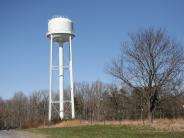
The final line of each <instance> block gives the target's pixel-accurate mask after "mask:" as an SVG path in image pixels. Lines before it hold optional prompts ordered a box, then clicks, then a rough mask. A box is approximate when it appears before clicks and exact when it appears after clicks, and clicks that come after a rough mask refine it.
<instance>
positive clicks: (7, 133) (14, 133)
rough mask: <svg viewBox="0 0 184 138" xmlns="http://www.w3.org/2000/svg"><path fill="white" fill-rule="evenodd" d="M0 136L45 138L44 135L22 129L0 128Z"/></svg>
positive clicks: (3, 137) (8, 137)
mask: <svg viewBox="0 0 184 138" xmlns="http://www.w3.org/2000/svg"><path fill="white" fill-rule="evenodd" d="M0 138H46V137H45V136H43V135H36V134H33V133H29V132H24V131H15V130H9V131H7V130H0Z"/></svg>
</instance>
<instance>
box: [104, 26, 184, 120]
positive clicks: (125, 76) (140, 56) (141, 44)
mask: <svg viewBox="0 0 184 138" xmlns="http://www.w3.org/2000/svg"><path fill="white" fill-rule="evenodd" d="M183 63H184V56H183V50H182V49H181V47H180V45H179V44H178V43H176V42H175V41H173V40H171V38H170V37H169V36H168V35H167V34H166V33H165V31H163V30H162V29H158V30H155V29H153V28H149V29H146V30H144V31H140V32H138V33H135V34H132V35H130V42H127V43H124V44H123V45H122V50H121V55H120V57H119V58H118V59H117V60H114V61H112V62H111V64H110V65H109V66H107V72H108V73H109V74H110V75H112V76H114V77H115V78H118V79H119V80H121V81H122V82H123V83H125V84H126V85H128V86H130V87H132V88H134V89H136V90H137V91H138V92H139V93H140V95H143V98H145V100H146V104H147V110H148V119H149V121H150V122H152V120H153V113H154V110H155V106H156V103H157V102H158V101H159V96H160V94H161V93H162V92H164V90H165V89H167V92H172V90H171V88H170V86H171V85H174V84H175V83H176V82H177V81H179V80H181V72H182V69H183Z"/></svg>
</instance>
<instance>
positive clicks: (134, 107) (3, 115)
mask: <svg viewBox="0 0 184 138" xmlns="http://www.w3.org/2000/svg"><path fill="white" fill-rule="evenodd" d="M74 86H75V113H76V119H81V120H88V121H90V122H91V123H92V122H93V121H106V120H116V121H123V120H125V119H135V120H137V119H139V120H144V119H146V118H147V112H148V111H147V104H146V101H145V100H144V99H143V97H141V95H139V93H138V92H137V91H136V90H132V89H131V88H126V87H122V88H121V87H119V86H117V85H115V84H104V83H103V82H100V81H95V82H92V83H87V82H82V83H76V84H75V85H74ZM179 93H180V94H178V93H177V94H176V93H172V94H165V95H162V98H161V99H160V102H159V103H157V106H156V109H155V113H154V114H153V117H154V118H181V117H183V116H184V108H183V105H184V94H183V91H180V92H179ZM65 94H66V95H68V94H69V92H68V90H67V89H66V90H65ZM66 97H67V96H66ZM54 98H55V99H59V96H58V93H57V92H55V96H54ZM48 100H49V99H48V91H47V90H42V91H34V92H33V93H32V94H31V95H30V96H26V95H24V93H23V92H16V93H15V95H14V96H13V98H11V99H9V100H3V99H2V98H0V128H1V129H3V128H27V127H37V126H40V125H42V126H45V125H48V123H49V122H48ZM64 107H65V109H66V108H68V110H65V119H70V117H71V115H70V112H69V110H70V106H69V105H66V104H65V106H64ZM58 109H59V106H58V105H56V106H55V107H54V112H52V116H53V118H52V122H57V121H60V119H59V116H58V113H57V110H58Z"/></svg>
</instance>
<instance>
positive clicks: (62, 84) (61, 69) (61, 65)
mask: <svg viewBox="0 0 184 138" xmlns="http://www.w3.org/2000/svg"><path fill="white" fill-rule="evenodd" d="M63 80H64V79H63V44H61V45H60V46H59V108H60V112H59V113H60V114H59V115H60V118H61V119H63V118H64V108H63V107H64V106H63V86H64V83H63Z"/></svg>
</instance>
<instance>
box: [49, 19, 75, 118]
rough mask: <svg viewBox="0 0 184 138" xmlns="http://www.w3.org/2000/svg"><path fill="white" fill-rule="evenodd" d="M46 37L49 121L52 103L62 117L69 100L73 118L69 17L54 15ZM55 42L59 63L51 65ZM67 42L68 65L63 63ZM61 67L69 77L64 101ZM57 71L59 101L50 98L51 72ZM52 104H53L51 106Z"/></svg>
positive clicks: (71, 25) (70, 25)
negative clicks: (57, 105)
mask: <svg viewBox="0 0 184 138" xmlns="http://www.w3.org/2000/svg"><path fill="white" fill-rule="evenodd" d="M47 37H48V38H49V39H50V80H49V121H51V112H52V107H53V106H54V105H53V104H59V112H58V113H59V116H60V118H61V119H63V118H64V103H66V102H69V103H70V105H71V117H72V118H75V111H74V92H73V69H72V38H73V37H74V33H73V23H72V21H71V20H70V19H68V18H64V17H55V18H52V19H50V20H49V22H48V33H47ZM54 42H55V43H57V44H58V47H59V65H58V66H53V61H52V56H53V43H54ZM66 44H67V45H68V44H69V62H68V65H63V47H64V45H66ZM63 68H67V69H68V70H69V76H70V77H69V78H70V96H71V97H70V100H67V101H64V74H63ZM55 69H57V70H58V71H59V101H54V100H53V99H52V78H53V76H52V74H53V70H55ZM52 105H53V106H52Z"/></svg>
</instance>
